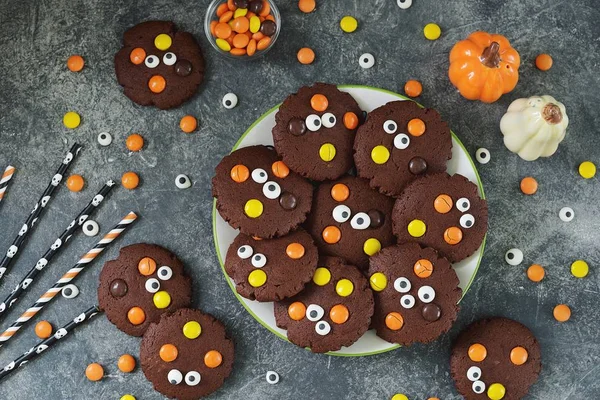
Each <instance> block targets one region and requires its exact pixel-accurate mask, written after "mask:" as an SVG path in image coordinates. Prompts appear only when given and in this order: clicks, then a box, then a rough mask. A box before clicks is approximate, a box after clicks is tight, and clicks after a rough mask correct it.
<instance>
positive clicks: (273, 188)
mask: <svg viewBox="0 0 600 400" xmlns="http://www.w3.org/2000/svg"><path fill="white" fill-rule="evenodd" d="M263 194H264V195H265V197H266V198H267V199H271V200H274V199H276V198H278V197H279V196H280V195H281V187H280V186H279V184H278V183H277V182H273V181H269V182H267V183H265V184H264V186H263Z"/></svg>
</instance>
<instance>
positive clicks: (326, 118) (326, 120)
mask: <svg viewBox="0 0 600 400" xmlns="http://www.w3.org/2000/svg"><path fill="white" fill-rule="evenodd" d="M335 122H336V119H335V115H333V114H332V113H325V114H323V115H322V116H321V123H322V124H323V126H324V127H325V128H333V127H334V126H335Z"/></svg>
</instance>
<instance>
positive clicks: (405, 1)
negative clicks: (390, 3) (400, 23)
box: [396, 0, 412, 10]
mask: <svg viewBox="0 0 600 400" xmlns="http://www.w3.org/2000/svg"><path fill="white" fill-rule="evenodd" d="M396 4H398V7H400V8H401V9H403V10H406V9H407V8H409V7H410V6H412V0H396Z"/></svg>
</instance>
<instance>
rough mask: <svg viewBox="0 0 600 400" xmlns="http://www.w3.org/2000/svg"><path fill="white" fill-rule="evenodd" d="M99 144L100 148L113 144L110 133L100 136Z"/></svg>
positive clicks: (102, 133)
mask: <svg viewBox="0 0 600 400" xmlns="http://www.w3.org/2000/svg"><path fill="white" fill-rule="evenodd" d="M98 143H100V146H108V145H110V144H111V143H112V136H111V135H110V133H108V132H101V133H100V134H99V135H98Z"/></svg>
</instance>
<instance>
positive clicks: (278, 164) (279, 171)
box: [271, 161, 290, 179]
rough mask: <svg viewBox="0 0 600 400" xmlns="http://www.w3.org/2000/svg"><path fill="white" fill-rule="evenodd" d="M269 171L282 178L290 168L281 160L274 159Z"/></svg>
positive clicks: (287, 173)
mask: <svg viewBox="0 0 600 400" xmlns="http://www.w3.org/2000/svg"><path fill="white" fill-rule="evenodd" d="M271 171H273V175H275V176H276V177H278V178H282V179H283V178H285V177H286V176H288V175H289V174H290V169H289V168H288V166H287V165H285V163H284V162H283V161H275V162H274V163H273V165H271Z"/></svg>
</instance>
